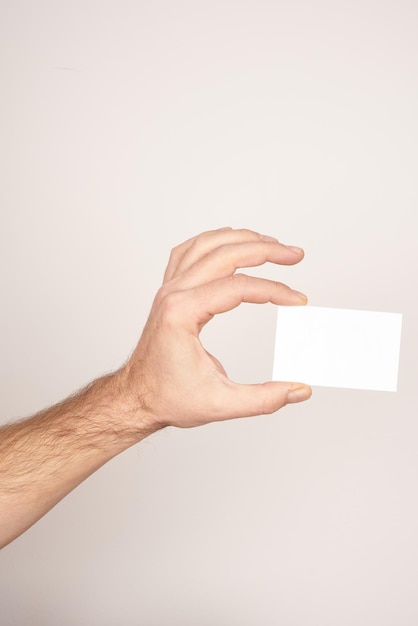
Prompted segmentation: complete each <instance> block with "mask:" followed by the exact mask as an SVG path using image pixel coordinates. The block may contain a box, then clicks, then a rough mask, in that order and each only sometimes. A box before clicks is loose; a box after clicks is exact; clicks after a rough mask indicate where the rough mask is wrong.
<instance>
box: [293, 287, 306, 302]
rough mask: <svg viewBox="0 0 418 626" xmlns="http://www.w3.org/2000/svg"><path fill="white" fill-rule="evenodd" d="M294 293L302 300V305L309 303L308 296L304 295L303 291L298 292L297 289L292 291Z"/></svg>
mask: <svg viewBox="0 0 418 626" xmlns="http://www.w3.org/2000/svg"><path fill="white" fill-rule="evenodd" d="M292 291H293V293H294V294H295V295H297V296H298V297H299V298H300V299H301V301H302V304H306V303H307V302H308V296H305V294H304V293H302V292H301V291H296V289H292Z"/></svg>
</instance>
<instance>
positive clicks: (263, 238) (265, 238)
mask: <svg viewBox="0 0 418 626" xmlns="http://www.w3.org/2000/svg"><path fill="white" fill-rule="evenodd" d="M260 239H261V241H274V243H279V242H278V240H277V239H276V238H275V237H270V236H269V235H260Z"/></svg>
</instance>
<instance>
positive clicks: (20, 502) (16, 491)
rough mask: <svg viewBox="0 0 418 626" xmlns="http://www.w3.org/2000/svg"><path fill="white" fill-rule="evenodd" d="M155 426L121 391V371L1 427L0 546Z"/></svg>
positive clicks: (18, 533) (122, 383) (123, 389)
mask: <svg viewBox="0 0 418 626" xmlns="http://www.w3.org/2000/svg"><path fill="white" fill-rule="evenodd" d="M156 429H157V428H156V427H153V426H151V425H150V424H148V423H147V422H146V417H145V415H141V412H140V411H138V410H137V408H134V405H133V402H132V401H131V400H130V398H129V395H128V394H127V393H126V389H125V386H124V376H123V373H121V372H118V373H116V374H112V375H110V376H105V377H103V378H100V379H98V380H96V381H94V382H93V383H91V384H90V385H89V386H88V387H86V388H85V389H83V390H82V391H81V392H79V393H77V394H75V395H73V396H71V397H70V398H68V399H67V400H64V401H63V402H61V403H59V404H57V405H55V406H53V407H51V408H49V409H46V410H44V411H41V412H40V413H38V414H37V415H34V416H33V417H30V418H27V419H24V420H20V421H18V422H15V423H13V424H10V425H7V426H4V427H3V428H1V429H0V547H3V546H5V545H6V544H7V543H9V542H10V541H12V540H13V539H15V538H16V537H17V536H19V535H20V534H21V533H22V532H24V531H25V530H26V529H27V528H29V527H30V526H32V524H34V523H35V522H36V521H37V520H38V519H39V518H40V517H42V516H43V515H44V514H45V513H46V512H47V511H49V510H50V509H51V508H52V507H53V506H54V505H55V504H56V503H57V502H59V501H60V500H61V499H62V498H63V497H64V496H65V495H66V494H68V493H69V492H70V491H71V490H72V489H74V487H76V486H77V485H78V484H79V483H81V482H82V481H83V480H84V479H85V478H87V477H88V476H89V475H90V474H92V473H93V472H94V471H95V470H97V469H98V468H99V467H101V466H102V465H103V464H104V463H106V462H107V461H109V460H110V459H111V458H113V457H114V456H116V455H117V454H119V453H120V452H122V451H123V450H125V449H126V448H128V447H130V446H131V445H133V444H135V443H137V442H138V441H140V440H141V439H143V438H144V437H146V436H147V435H149V434H151V433H152V432H154V431H155V430H156Z"/></svg>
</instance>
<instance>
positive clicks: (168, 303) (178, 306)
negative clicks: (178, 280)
mask: <svg viewBox="0 0 418 626" xmlns="http://www.w3.org/2000/svg"><path fill="white" fill-rule="evenodd" d="M160 314H161V319H162V320H163V323H165V324H167V325H169V326H177V325H179V324H180V323H181V321H182V319H184V296H183V294H182V293H181V292H178V291H172V292H168V291H166V293H165V294H164V295H162V296H161V300H160Z"/></svg>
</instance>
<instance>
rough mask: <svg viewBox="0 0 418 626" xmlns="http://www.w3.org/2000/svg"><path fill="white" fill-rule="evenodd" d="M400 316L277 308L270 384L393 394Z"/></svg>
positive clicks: (347, 310)
mask: <svg viewBox="0 0 418 626" xmlns="http://www.w3.org/2000/svg"><path fill="white" fill-rule="evenodd" d="M401 330H402V314H400V313H382V312H377V311H357V310H352V309H333V308H324V307H314V306H278V307H277V329H276V343H275V351H274V365H273V380H285V381H295V382H303V383H307V384H308V385H314V386H315V385H317V386H321V387H345V388H351V389H372V390H378V391H396V389H397V383H398V367H399V352H400V343H401Z"/></svg>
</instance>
